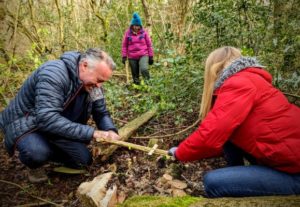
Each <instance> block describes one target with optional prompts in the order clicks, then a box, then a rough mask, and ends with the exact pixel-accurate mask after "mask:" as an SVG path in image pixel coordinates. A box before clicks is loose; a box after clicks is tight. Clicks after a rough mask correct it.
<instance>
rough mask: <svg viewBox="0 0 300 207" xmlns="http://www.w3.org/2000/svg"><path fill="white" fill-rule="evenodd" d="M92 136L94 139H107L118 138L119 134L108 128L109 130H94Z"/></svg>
mask: <svg viewBox="0 0 300 207" xmlns="http://www.w3.org/2000/svg"><path fill="white" fill-rule="evenodd" d="M93 138H94V139H97V138H102V139H107V140H119V139H120V136H119V135H118V134H117V133H116V132H114V131H112V130H109V131H100V130H95V131H94V135H93Z"/></svg>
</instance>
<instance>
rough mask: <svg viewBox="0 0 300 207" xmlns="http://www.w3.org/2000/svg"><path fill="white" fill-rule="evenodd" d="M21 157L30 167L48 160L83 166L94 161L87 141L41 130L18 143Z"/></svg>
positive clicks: (68, 165) (72, 166) (37, 165)
mask: <svg viewBox="0 0 300 207" xmlns="http://www.w3.org/2000/svg"><path fill="white" fill-rule="evenodd" d="M16 147H17V150H18V151H19V159H20V160H21V162H22V163H23V164H24V165H26V166H28V167H29V168H32V169H34V168H38V167H40V166H42V165H44V164H45V163H47V162H48V161H54V162H59V163H63V164H64V165H65V166H67V167H71V168H81V167H85V166H88V165H90V164H91V163H92V155H91V153H90V151H89V150H88V148H87V146H86V144H85V143H81V142H75V141H72V140H68V139H65V138H63V137H57V135H56V137H55V135H51V134H45V133H40V132H35V133H30V134H28V135H26V136H24V137H22V138H21V140H19V141H18V143H17V146H16Z"/></svg>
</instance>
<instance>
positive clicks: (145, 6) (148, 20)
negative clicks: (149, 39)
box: [142, 0, 152, 36]
mask: <svg viewBox="0 0 300 207" xmlns="http://www.w3.org/2000/svg"><path fill="white" fill-rule="evenodd" d="M142 5H143V9H144V14H145V22H146V28H147V30H148V32H149V34H150V36H151V35H152V28H151V14H150V11H149V6H148V3H147V1H146V0H142Z"/></svg>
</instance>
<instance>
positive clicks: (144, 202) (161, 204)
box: [118, 196, 201, 207]
mask: <svg viewBox="0 0 300 207" xmlns="http://www.w3.org/2000/svg"><path fill="white" fill-rule="evenodd" d="M199 200H201V198H195V197H190V196H185V197H175V198H172V197H158V196H135V197H132V198H129V199H128V200H126V201H125V203H123V204H121V205H118V206H119V207H129V206H130V207H140V206H143V207H150V206H153V207H154V206H155V207H187V206H190V205H191V204H193V203H195V202H197V201H199Z"/></svg>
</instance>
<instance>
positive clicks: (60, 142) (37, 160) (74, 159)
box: [16, 91, 92, 168]
mask: <svg viewBox="0 0 300 207" xmlns="http://www.w3.org/2000/svg"><path fill="white" fill-rule="evenodd" d="M87 96H88V94H87V93H86V92H84V91H81V92H80V93H79V94H78V95H77V97H76V98H75V99H74V100H73V101H72V102H71V103H70V104H69V107H68V108H67V109H66V110H65V111H63V112H62V116H64V117H66V118H67V119H69V120H70V121H73V122H77V123H81V124H85V123H86V121H87V113H86V110H87V102H86V100H87ZM86 145H87V143H82V142H79V141H77V140H71V139H68V138H66V137H61V136H59V135H56V134H52V133H45V132H41V131H37V132H34V133H30V134H27V135H25V136H24V137H22V138H21V139H20V140H19V141H18V142H17V145H16V147H17V150H18V151H19V159H20V160H21V162H22V163H23V164H25V165H26V166H28V167H29V168H38V167H40V166H42V165H43V164H45V163H46V162H48V161H54V162H59V163H63V164H64V165H65V166H68V167H72V168H81V167H83V166H87V165H90V164H91V163H92V155H91V153H90V152H89V150H88V148H87V146H86Z"/></svg>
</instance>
